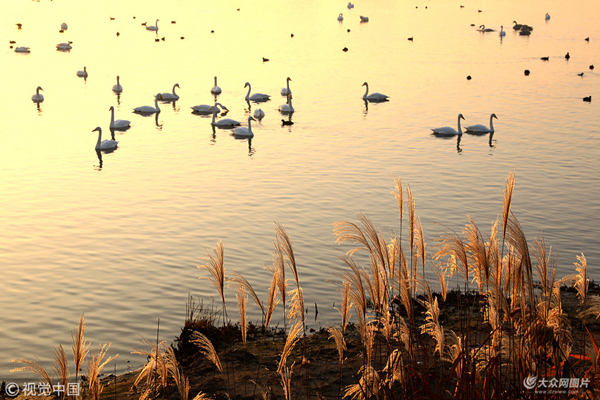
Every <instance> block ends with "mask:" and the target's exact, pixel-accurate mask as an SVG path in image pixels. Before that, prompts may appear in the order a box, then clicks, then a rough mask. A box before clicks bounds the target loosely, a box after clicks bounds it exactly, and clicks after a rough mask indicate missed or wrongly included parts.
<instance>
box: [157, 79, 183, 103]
mask: <svg viewBox="0 0 600 400" xmlns="http://www.w3.org/2000/svg"><path fill="white" fill-rule="evenodd" d="M176 87H179V83H176V84H174V85H173V93H160V94H159V95H158V96H159V97H160V100H162V101H174V100H179V96H178V95H177V93H175V88H176Z"/></svg>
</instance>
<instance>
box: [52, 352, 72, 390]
mask: <svg viewBox="0 0 600 400" xmlns="http://www.w3.org/2000/svg"><path fill="white" fill-rule="evenodd" d="M53 369H54V372H56V375H57V376H58V383H59V384H61V385H62V387H64V388H66V387H67V386H68V383H69V366H68V365H67V354H66V353H65V349H63V347H62V344H59V345H58V348H56V347H55V348H54V367H53ZM66 395H67V393H66V391H64V392H63V393H62V396H61V397H62V398H63V399H64V398H65V396H66Z"/></svg>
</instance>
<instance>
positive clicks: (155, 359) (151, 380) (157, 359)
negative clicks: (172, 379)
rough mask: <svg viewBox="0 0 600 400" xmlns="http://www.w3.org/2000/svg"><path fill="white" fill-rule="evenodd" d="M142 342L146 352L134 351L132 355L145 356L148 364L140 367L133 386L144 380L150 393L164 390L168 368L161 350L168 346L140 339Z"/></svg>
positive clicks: (164, 343) (163, 343) (165, 343)
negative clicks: (146, 348)
mask: <svg viewBox="0 0 600 400" xmlns="http://www.w3.org/2000/svg"><path fill="white" fill-rule="evenodd" d="M142 342H143V343H144V344H146V346H148V350H135V351H133V352H132V354H142V355H145V356H146V357H148V362H147V363H146V364H145V365H144V366H143V367H142V369H141V370H140V373H139V374H138V376H137V378H136V380H135V382H134V383H133V384H134V385H136V386H137V385H138V383H139V382H141V381H142V379H144V378H145V379H146V385H147V387H148V388H149V389H150V390H151V391H153V390H159V389H161V388H166V387H167V381H168V377H169V367H168V365H167V360H166V359H165V351H164V350H161V349H164V348H167V347H169V345H168V344H167V342H165V341H162V342H159V343H155V342H152V341H149V340H147V339H142ZM154 374H156V376H154Z"/></svg>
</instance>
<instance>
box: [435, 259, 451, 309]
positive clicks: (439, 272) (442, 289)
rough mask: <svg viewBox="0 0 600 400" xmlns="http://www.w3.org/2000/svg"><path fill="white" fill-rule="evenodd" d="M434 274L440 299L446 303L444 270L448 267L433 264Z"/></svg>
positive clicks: (446, 293) (446, 278) (446, 284)
mask: <svg viewBox="0 0 600 400" xmlns="http://www.w3.org/2000/svg"><path fill="white" fill-rule="evenodd" d="M434 268H435V272H436V275H437V277H438V282H439V284H440V293H441V295H442V299H443V300H444V302H445V301H446V297H447V295H448V275H447V274H446V270H447V268H448V267H444V266H442V265H441V264H437V263H436V264H434Z"/></svg>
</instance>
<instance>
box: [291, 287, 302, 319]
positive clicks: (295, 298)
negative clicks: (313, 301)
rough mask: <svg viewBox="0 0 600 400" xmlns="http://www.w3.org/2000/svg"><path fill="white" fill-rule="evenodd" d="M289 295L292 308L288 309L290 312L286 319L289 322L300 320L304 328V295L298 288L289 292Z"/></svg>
mask: <svg viewBox="0 0 600 400" xmlns="http://www.w3.org/2000/svg"><path fill="white" fill-rule="evenodd" d="M289 295H290V296H292V306H291V307H290V311H289V313H288V318H289V319H290V321H291V320H292V319H300V321H301V322H302V325H303V326H304V320H305V314H304V311H305V309H304V293H303V291H302V288H301V287H298V288H296V289H294V290H292V291H290V292H289Z"/></svg>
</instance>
